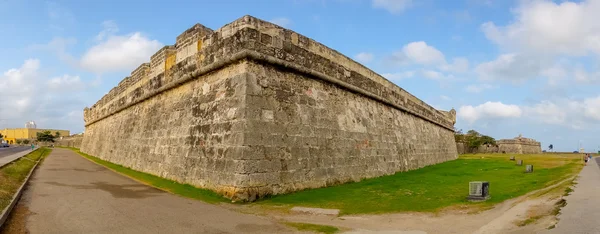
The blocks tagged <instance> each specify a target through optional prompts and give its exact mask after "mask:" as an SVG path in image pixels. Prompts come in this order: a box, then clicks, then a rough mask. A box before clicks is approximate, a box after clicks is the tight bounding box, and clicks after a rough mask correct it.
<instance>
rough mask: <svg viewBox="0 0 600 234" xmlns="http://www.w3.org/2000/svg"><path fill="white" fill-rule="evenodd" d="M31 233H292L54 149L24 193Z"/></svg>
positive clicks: (277, 226) (27, 221)
mask: <svg viewBox="0 0 600 234" xmlns="http://www.w3.org/2000/svg"><path fill="white" fill-rule="evenodd" d="M22 199H23V200H21V203H22V204H24V205H25V206H26V207H27V208H28V209H29V212H30V215H29V216H28V217H27V219H26V228H27V229H28V231H29V233H32V234H35V233H45V234H46V233H290V232H293V231H292V230H290V229H287V227H285V226H283V225H280V224H278V223H275V222H274V221H273V220H270V219H268V218H264V217H259V216H254V215H249V214H241V213H236V212H233V211H230V210H227V209H224V208H222V207H219V206H216V205H210V204H206V203H203V202H200V201H196V200H191V199H187V198H182V197H179V196H176V195H172V194H170V193H166V192H163V191H161V190H158V189H155V188H152V187H148V186H146V185H143V184H140V183H138V182H135V181H133V180H131V179H129V178H127V177H124V176H121V175H119V174H117V173H114V172H113V171H110V170H108V169H106V168H104V167H102V166H99V165H97V164H95V163H92V162H90V161H88V160H86V159H84V158H82V157H81V156H79V155H77V154H75V153H74V152H73V151H71V150H67V149H58V148H57V149H54V150H53V152H52V153H51V154H50V156H49V157H48V158H46V160H45V161H44V162H43V163H42V164H41V166H40V168H38V169H37V171H36V173H35V174H34V175H33V177H32V180H31V181H30V183H29V186H28V188H27V190H26V191H25V193H24V194H23V198H22Z"/></svg>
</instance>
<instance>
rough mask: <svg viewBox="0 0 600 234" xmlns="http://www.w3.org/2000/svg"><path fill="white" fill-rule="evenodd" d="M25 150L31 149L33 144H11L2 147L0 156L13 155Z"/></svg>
mask: <svg viewBox="0 0 600 234" xmlns="http://www.w3.org/2000/svg"><path fill="white" fill-rule="evenodd" d="M25 150H31V146H11V147H8V148H0V158H2V157H5V156H9V155H13V154H16V153H19V152H21V151H25Z"/></svg>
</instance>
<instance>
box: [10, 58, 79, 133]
mask: <svg viewBox="0 0 600 234" xmlns="http://www.w3.org/2000/svg"><path fill="white" fill-rule="evenodd" d="M40 68H41V66H40V61H39V60H37V59H29V60H26V61H25V62H24V63H23V65H22V66H21V67H19V68H13V69H9V70H7V71H6V72H4V73H2V74H0V93H1V94H2V95H3V97H6V99H5V102H3V103H2V105H1V106H0V116H2V117H1V118H2V119H3V122H2V124H3V125H4V126H6V127H22V126H23V124H24V123H25V121H27V120H34V121H36V122H38V126H39V127H40V128H63V129H82V128H83V119H82V118H79V119H73V118H71V119H68V120H66V119H64V118H65V116H67V115H68V113H70V112H73V111H81V110H82V109H83V107H84V103H83V102H82V98H81V94H82V92H81V89H75V87H80V88H82V87H83V86H84V84H83V82H82V81H81V79H80V78H79V77H78V76H70V75H64V76H60V77H56V78H53V79H47V78H45V75H44V74H45V72H44V71H43V70H42V69H40ZM59 86H60V87H59Z"/></svg>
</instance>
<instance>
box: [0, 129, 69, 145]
mask: <svg viewBox="0 0 600 234" xmlns="http://www.w3.org/2000/svg"><path fill="white" fill-rule="evenodd" d="M44 131H50V132H51V133H52V135H56V133H57V132H58V133H59V135H60V136H69V135H70V132H69V130H57V129H39V128H5V129H3V130H0V133H1V134H2V136H4V140H5V141H6V142H8V143H9V144H16V143H17V139H29V140H35V139H36V138H37V133H38V132H44Z"/></svg>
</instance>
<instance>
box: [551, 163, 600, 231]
mask: <svg viewBox="0 0 600 234" xmlns="http://www.w3.org/2000/svg"><path fill="white" fill-rule="evenodd" d="M598 161H600V157H595V158H593V159H592V160H591V161H589V162H588V164H587V165H586V166H585V167H584V168H583V170H581V172H580V173H579V178H578V179H577V180H576V182H577V184H576V185H575V186H574V187H575V188H574V191H573V192H572V193H571V194H570V195H569V196H567V197H565V200H566V201H567V206H565V207H563V208H562V209H561V211H560V213H561V214H560V215H558V219H559V221H558V224H557V225H556V228H554V229H551V230H548V231H545V232H542V233H572V234H587V233H590V234H591V233H600V221H599V220H596V219H597V217H600V168H599V166H598Z"/></svg>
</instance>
